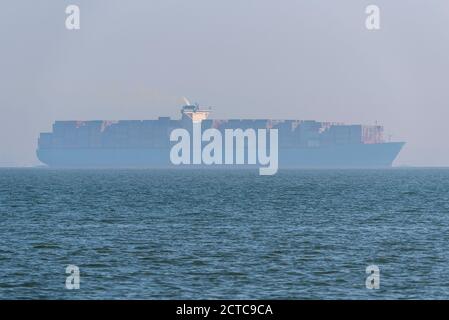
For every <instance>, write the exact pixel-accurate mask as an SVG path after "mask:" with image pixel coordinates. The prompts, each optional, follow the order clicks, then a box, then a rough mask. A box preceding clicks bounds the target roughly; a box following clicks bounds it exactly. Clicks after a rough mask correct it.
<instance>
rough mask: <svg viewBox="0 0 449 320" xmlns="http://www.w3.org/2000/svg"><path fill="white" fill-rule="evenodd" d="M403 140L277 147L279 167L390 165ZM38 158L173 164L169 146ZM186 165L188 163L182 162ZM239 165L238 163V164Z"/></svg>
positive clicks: (66, 163)
mask: <svg viewBox="0 0 449 320" xmlns="http://www.w3.org/2000/svg"><path fill="white" fill-rule="evenodd" d="M403 146H404V143H403V142H390V143H378V144H346V145H335V146H331V147H319V148H294V149H293V148H292V149H280V150H279V167H280V168H384V167H391V165H392V163H393V161H394V160H395V159H396V157H397V155H398V154H399V152H400V151H401V149H402V147H403ZM37 156H38V158H39V160H40V161H41V162H43V163H44V164H46V165H48V166H50V167H65V168H83V167H84V168H153V167H162V168H165V167H174V166H173V165H172V164H171V163H170V158H169V157H170V149H167V148H151V149H131V148H130V149H124V148H122V149H105V148H98V149H95V148H84V149H83V148H79V149H56V148H48V149H38V150H37ZM186 167H190V166H186ZM239 167H241V166H239Z"/></svg>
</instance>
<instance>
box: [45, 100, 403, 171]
mask: <svg viewBox="0 0 449 320" xmlns="http://www.w3.org/2000/svg"><path fill="white" fill-rule="evenodd" d="M210 112H211V111H210V109H209V108H203V107H199V106H198V105H197V104H195V105H192V104H190V103H187V104H186V105H185V106H183V107H182V109H181V117H180V119H171V118H170V117H159V118H158V119H155V120H121V121H106V120H93V121H56V122H54V124H53V130H52V132H45V133H41V134H40V136H39V139H38V148H37V151H36V152H37V157H38V158H39V160H40V161H41V162H42V163H44V164H45V165H47V166H50V167H62V168H152V167H167V168H169V167H173V166H174V165H173V164H171V161H170V149H171V147H172V146H173V145H174V142H172V141H170V133H171V132H172V130H174V129H177V128H185V129H187V130H192V123H193V122H197V123H198V122H200V125H201V129H202V130H206V129H208V128H215V129H218V130H219V131H220V132H224V130H226V129H242V130H245V129H249V128H251V129H255V130H257V129H267V130H270V129H277V130H278V154H279V155H278V159H279V160H278V161H279V167H280V168H385V167H391V166H392V163H393V161H394V160H395V158H396V157H397V155H398V154H399V152H400V151H401V149H402V147H403V146H404V144H405V143H404V142H386V141H385V140H384V137H383V133H384V128H383V127H382V126H379V125H361V124H355V125H346V124H342V123H332V122H318V121H314V120H270V119H250V120H249V119H228V120H218V119H209V114H210Z"/></svg>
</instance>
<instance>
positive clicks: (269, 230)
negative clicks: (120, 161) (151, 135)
mask: <svg viewBox="0 0 449 320" xmlns="http://www.w3.org/2000/svg"><path fill="white" fill-rule="evenodd" d="M0 218H1V222H0V299H36V298H44V299H90V298H95V299H125V298H129V299H430V298H435V299H448V298H449V169H405V168H404V169H389V170H304V171H293V170H292V171H290V170H284V171H282V170H281V171H279V173H278V174H277V175H275V176H259V175H258V173H257V171H194V170H192V171H190V170H172V171H165V170H156V171H154V170H53V169H0ZM68 265H76V266H78V267H79V270H80V289H78V290H76V289H75V290H68V289H66V286H65V282H66V277H67V276H68V274H66V267H67V266H68ZM369 265H377V266H378V267H379V269H380V278H379V279H380V282H379V289H371V290H370V289H367V288H366V285H365V280H366V277H367V276H368V275H367V274H366V267H367V266H369Z"/></svg>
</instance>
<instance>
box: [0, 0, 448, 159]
mask: <svg viewBox="0 0 449 320" xmlns="http://www.w3.org/2000/svg"><path fill="white" fill-rule="evenodd" d="M69 4H77V5H79V6H80V9H81V30H79V31H68V30H66V29H65V18H66V14H65V12H64V11H65V8H66V6H67V5H69ZM369 4H376V5H378V6H379V7H380V9H381V30H379V31H368V30H367V29H366V28H365V19H366V14H365V8H366V6H367V5H369ZM0 41H1V47H0V88H1V89H0V90H1V91H0V166H29V165H36V164H39V161H38V160H37V158H36V156H35V149H36V146H37V138H38V134H39V132H45V131H50V130H51V125H52V123H53V122H54V120H67V119H83V120H95V119H151V118H156V117H158V116H172V117H176V118H177V117H179V115H180V114H179V108H180V105H181V104H182V100H181V97H182V96H186V97H188V98H189V99H190V100H191V101H195V102H196V101H197V102H199V103H200V104H202V105H210V106H212V107H213V111H214V112H213V114H212V117H213V118H276V119H289V118H292V119H315V120H320V121H338V122H346V123H364V124H374V123H375V121H378V123H380V124H382V125H384V126H385V128H386V136H387V137H388V135H391V137H392V139H393V140H401V141H406V142H407V145H406V147H405V148H404V150H403V151H402V152H401V154H400V156H399V158H398V159H397V161H396V163H395V164H396V165H417V166H448V165H449V148H448V146H449V143H448V138H449V134H448V132H449V128H448V125H447V122H448V120H449V79H448V78H449V1H447V0H440V1H438V0H428V1H422V0H400V1H399V0H396V1H391V0H371V1H363V0H342V1H329V0H308V1H299V0H282V1H275V0H270V1H268V0H214V1H211V0H189V1H186V0H151V1H148V0H130V1H119V0H115V1H114V0H86V1H54V0H40V1H34V0H26V1H21V0H14V1H12V0H8V1H2V4H1V6H0Z"/></svg>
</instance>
